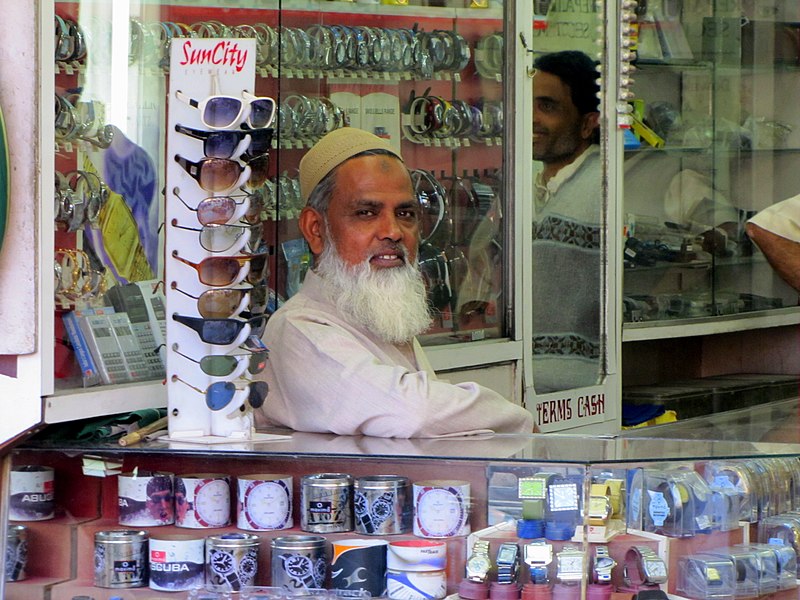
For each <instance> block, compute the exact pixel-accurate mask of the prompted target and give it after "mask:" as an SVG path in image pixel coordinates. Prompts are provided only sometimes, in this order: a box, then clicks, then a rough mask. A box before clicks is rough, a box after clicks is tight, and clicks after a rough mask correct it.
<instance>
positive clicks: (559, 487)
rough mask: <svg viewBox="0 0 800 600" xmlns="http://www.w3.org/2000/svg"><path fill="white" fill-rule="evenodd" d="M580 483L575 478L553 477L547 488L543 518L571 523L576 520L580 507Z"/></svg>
mask: <svg viewBox="0 0 800 600" xmlns="http://www.w3.org/2000/svg"><path fill="white" fill-rule="evenodd" d="M581 486H582V481H579V480H578V479H576V478H575V477H555V478H553V479H551V480H550V483H549V485H548V486H547V502H546V504H545V518H547V519H548V520H554V521H561V522H572V523H575V522H576V521H577V520H578V515H579V511H580V507H581Z"/></svg>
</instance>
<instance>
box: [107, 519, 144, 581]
mask: <svg viewBox="0 0 800 600" xmlns="http://www.w3.org/2000/svg"><path fill="white" fill-rule="evenodd" d="M148 539H149V535H148V533H147V532H146V531H136V530H133V529H120V530H111V531H98V532H97V533H95V534H94V584H95V585H96V586H97V587H102V588H134V587H145V586H146V585H147V542H148Z"/></svg>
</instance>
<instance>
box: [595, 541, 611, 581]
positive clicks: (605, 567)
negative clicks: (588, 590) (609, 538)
mask: <svg viewBox="0 0 800 600" xmlns="http://www.w3.org/2000/svg"><path fill="white" fill-rule="evenodd" d="M616 566H617V561H615V560H614V559H613V558H611V555H610V554H609V553H608V546H597V547H596V548H595V549H594V582H595V583H602V584H607V583H611V569H613V568H614V567H616Z"/></svg>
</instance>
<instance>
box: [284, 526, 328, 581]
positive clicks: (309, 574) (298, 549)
mask: <svg viewBox="0 0 800 600" xmlns="http://www.w3.org/2000/svg"><path fill="white" fill-rule="evenodd" d="M326 544H327V542H326V541H325V538H324V537H322V536H321V535H287V536H282V537H277V538H275V539H273V540H272V542H271V547H272V561H271V571H272V585H273V586H274V587H283V588H286V589H287V590H290V591H297V590H307V589H319V588H323V587H324V586H325V575H326V574H327V571H328V555H327V551H326Z"/></svg>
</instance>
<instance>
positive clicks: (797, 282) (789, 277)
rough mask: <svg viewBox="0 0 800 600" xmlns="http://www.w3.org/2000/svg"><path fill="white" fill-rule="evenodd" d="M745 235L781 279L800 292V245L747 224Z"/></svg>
mask: <svg viewBox="0 0 800 600" xmlns="http://www.w3.org/2000/svg"><path fill="white" fill-rule="evenodd" d="M747 235H748V236H750V239H751V240H753V242H755V243H756V245H757V246H758V247H759V248H760V249H761V251H762V252H763V253H764V256H766V257H767V260H768V261H769V264H770V265H772V268H773V269H775V272H776V273H778V275H779V276H780V277H781V279H783V280H784V281H785V282H786V283H788V284H789V285H790V286H792V287H793V288H794V289H796V290H798V291H800V243H798V242H795V241H792V240H789V239H786V238H784V237H781V236H779V235H775V234H774V233H772V232H770V231H767V230H766V229H763V228H762V227H759V226H758V225H754V224H753V223H748V224H747Z"/></svg>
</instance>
